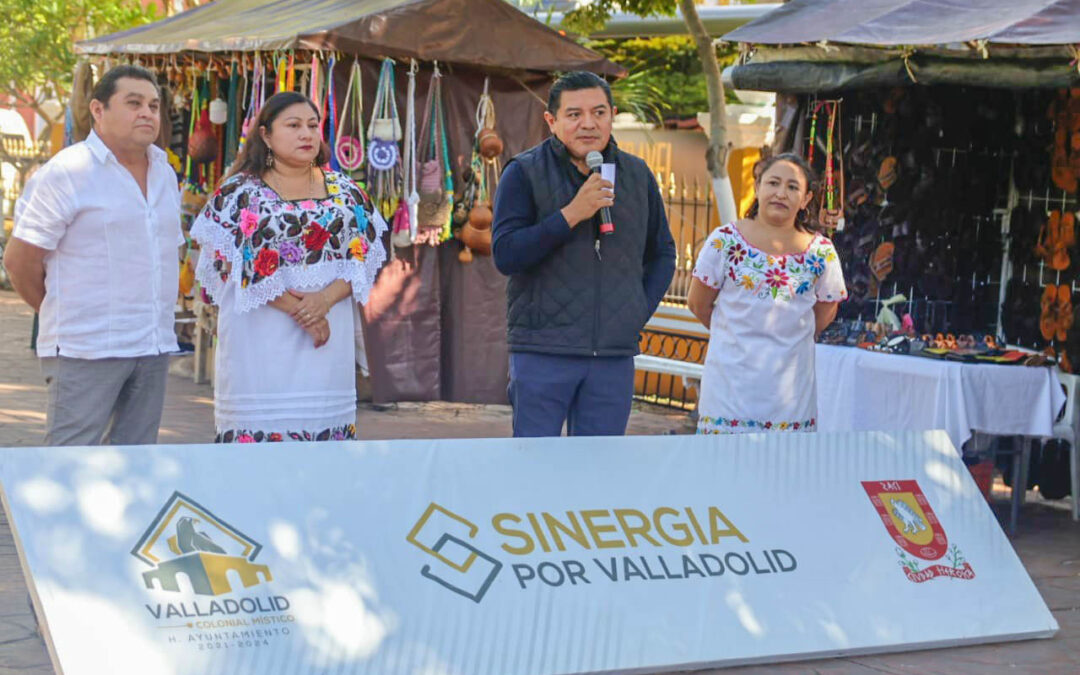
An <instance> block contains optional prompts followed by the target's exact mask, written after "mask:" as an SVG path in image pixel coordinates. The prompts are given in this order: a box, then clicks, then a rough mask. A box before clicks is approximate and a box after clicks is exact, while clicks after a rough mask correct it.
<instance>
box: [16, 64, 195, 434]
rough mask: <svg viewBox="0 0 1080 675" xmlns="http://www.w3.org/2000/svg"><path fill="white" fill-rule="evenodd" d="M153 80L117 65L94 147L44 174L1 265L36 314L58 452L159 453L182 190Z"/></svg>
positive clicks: (30, 190) (98, 114)
mask: <svg viewBox="0 0 1080 675" xmlns="http://www.w3.org/2000/svg"><path fill="white" fill-rule="evenodd" d="M159 106H160V92H159V90H158V86H157V81H156V80H155V78H154V76H153V75H152V74H151V73H150V72H149V71H147V70H146V69H144V68H140V67H137V66H118V67H116V68H113V69H112V70H110V71H109V72H107V73H106V74H105V75H104V76H103V77H102V78H101V80H100V81H99V82H98V83H97V85H96V86H95V87H94V92H93V96H92V99H91V101H90V112H91V115H92V116H93V120H94V126H93V131H92V132H91V133H90V136H89V137H88V138H87V139H86V140H85V141H83V142H81V143H76V144H74V145H72V146H70V147H68V148H65V149H64V150H62V151H60V152H59V153H57V154H56V156H55V157H53V158H52V159H51V160H49V162H48V163H46V164H45V165H44V166H43V167H41V169H39V170H38V171H37V173H35V174H34V176H33V177H32V178H31V179H30V181H29V182H28V183H27V184H26V189H25V190H24V191H23V193H22V196H21V197H20V198H19V201H18V203H17V204H16V206H15V229H14V230H13V232H12V238H11V241H10V242H9V244H8V248H7V251H6V252H5V254H4V265H5V266H6V267H7V270H8V275H9V277H10V278H11V282H12V284H13V285H14V286H15V290H16V291H17V292H18V293H19V295H20V296H21V297H22V299H23V300H25V301H26V302H27V304H29V305H30V306H31V307H33V308H34V310H35V311H38V312H39V313H40V331H39V335H38V340H37V352H38V356H39V357H41V367H42V372H43V374H44V375H45V382H46V385H47V387H48V410H47V419H46V432H45V442H46V444H48V445H96V444H99V443H102V442H108V443H111V444H114V445H129V444H147V443H156V442H157V435H158V427H159V426H160V424H161V411H162V407H163V406H164V402H165V380H166V375H167V372H168V365H169V361H168V359H169V357H168V353H169V352H175V351H177V349H178V347H177V344H176V334H175V332H174V331H173V312H174V307H175V304H176V297H177V291H178V281H179V258H178V255H177V246H179V245H180V244H182V243H183V241H184V238H183V235H182V233H181V230H180V190H179V186H178V185H177V182H176V174H175V173H174V172H173V170H172V168H171V167H170V166H169V163H168V160H167V159H166V155H165V152H164V151H163V150H161V149H160V148H158V147H157V146H155V145H154V141H155V140H157V137H158V129H159V128H160V124H161V118H160V111H159Z"/></svg>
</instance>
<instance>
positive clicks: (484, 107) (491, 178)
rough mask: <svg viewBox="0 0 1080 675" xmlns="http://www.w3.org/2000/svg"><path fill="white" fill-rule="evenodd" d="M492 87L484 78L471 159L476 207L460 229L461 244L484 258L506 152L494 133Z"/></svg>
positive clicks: (489, 238)
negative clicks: (500, 157) (501, 158)
mask: <svg viewBox="0 0 1080 675" xmlns="http://www.w3.org/2000/svg"><path fill="white" fill-rule="evenodd" d="M489 84H490V82H489V79H488V78H485V79H484V92H483V93H482V94H481V95H480V103H479V105H477V108H476V143H475V145H474V146H473V155H472V176H473V180H474V181H475V186H476V190H475V203H474V204H473V205H472V207H471V208H470V209H469V211H468V217H467V218H466V221H465V223H464V225H463V226H462V228H461V240H462V241H463V242H464V243H465V245H466V246H467V247H468V248H470V249H472V250H473V251H475V252H476V253H479V254H481V255H490V254H491V222H492V219H493V213H492V208H491V207H492V201H493V199H494V196H495V190H496V189H497V188H498V185H499V174H500V173H501V170H500V169H501V167H500V163H499V156H500V155H501V154H502V151H503V142H502V139H501V138H500V137H499V134H498V132H496V131H495V103H494V101H492V98H491V95H490V94H489V93H488V86H489Z"/></svg>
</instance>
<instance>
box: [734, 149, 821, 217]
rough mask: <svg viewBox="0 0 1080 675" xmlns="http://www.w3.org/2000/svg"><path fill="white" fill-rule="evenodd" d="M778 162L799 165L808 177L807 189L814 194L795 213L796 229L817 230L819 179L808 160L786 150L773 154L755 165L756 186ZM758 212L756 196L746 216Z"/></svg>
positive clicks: (751, 215) (805, 176) (805, 177)
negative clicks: (804, 206) (803, 207)
mask: <svg viewBox="0 0 1080 675" xmlns="http://www.w3.org/2000/svg"><path fill="white" fill-rule="evenodd" d="M777 162H787V163H789V164H794V165H795V166H797V167H799V170H800V171H802V175H803V178H804V179H806V191H807V192H810V193H812V194H813V195H814V196H813V198H812V199H811V200H810V203H809V204H807V205H806V208H805V209H800V210H799V212H798V213H797V214H795V229H797V230H802V231H803V232H810V233H813V232H817V231H818V222H817V204H818V179H817V174H815V173H814V169H813V168H812V167H811V166H810V165H809V164H808V163H807V162H806V160H805V159H803V158H802V157H800V156H798V155H796V154H795V153H792V152H784V153H781V154H779V155H773V156H772V157H767V158H765V159H763V160H761V161H759V162H758V163H757V164H755V165H754V186H755V188H756V187H757V185H758V183H760V182H761V177H762V176H764V175H765V172H766V171H768V170H769V167H771V166H772V165H773V164H776V163H777ZM757 213H758V203H757V198H756V197H755V198H754V203H753V204H751V205H750V208H748V209H747V210H746V217H747V218H753V217H754V216H756V215H757Z"/></svg>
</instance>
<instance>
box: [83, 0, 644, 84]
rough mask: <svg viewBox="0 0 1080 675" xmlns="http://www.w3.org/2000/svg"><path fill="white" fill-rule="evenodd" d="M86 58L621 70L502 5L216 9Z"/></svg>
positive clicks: (137, 32)
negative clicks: (381, 61) (357, 59)
mask: <svg viewBox="0 0 1080 675" xmlns="http://www.w3.org/2000/svg"><path fill="white" fill-rule="evenodd" d="M76 49H77V51H78V52H80V53H83V54H117V53H131V54H170V53H176V52H182V51H199V52H221V51H255V50H263V51H269V50H275V49H336V50H340V51H343V52H347V53H349V54H355V55H358V56H366V57H370V58H379V57H384V56H388V57H392V58H398V59H407V58H415V59H419V60H422V61H443V62H446V63H458V64H465V65H471V66H475V67H478V68H494V69H502V70H518V71H520V70H531V71H544V72H552V71H566V70H590V71H593V72H596V73H599V74H602V75H611V76H621V75H623V74H625V71H624V70H623V69H622V68H621V67H619V66H617V65H616V64H614V63H612V62H610V61H608V60H607V59H604V58H603V57H602V56H600V55H599V54H597V53H596V52H594V51H592V50H589V49H586V48H585V47H582V46H580V45H578V44H577V43H575V42H574V41H573V40H570V39H569V38H567V37H565V36H563V35H560V34H559V33H558V32H557V31H554V30H552V29H551V28H549V27H547V26H545V25H544V24H542V23H540V22H539V21H536V20H535V19H533V18H532V17H529V16H527V15H525V14H524V13H522V12H521V11H519V10H518V9H516V8H514V7H513V6H512V5H510V4H509V3H507V2H505V0H412V1H410V0H405V1H404V2H403V1H402V0H359V1H357V0H279V1H278V2H266V1H265V0H217V2H212V3H210V4H208V5H203V6H201V7H197V8H195V9H193V10H190V11H187V12H184V13H182V14H178V15H176V16H174V17H171V18H168V19H165V20H162V21H158V22H155V23H152V24H148V25H145V26H139V27H137V28H132V29H130V30H126V31H123V32H120V33H113V34H111V35H106V36H103V37H100V38H95V39H93V40H86V41H84V42H80V43H78V45H77V46H76Z"/></svg>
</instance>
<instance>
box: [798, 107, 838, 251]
mask: <svg viewBox="0 0 1080 675" xmlns="http://www.w3.org/2000/svg"><path fill="white" fill-rule="evenodd" d="M822 110H824V111H825V113H826V114H827V115H828V122H827V124H826V129H825V184H824V186H823V187H822V194H821V197H820V199H821V207H820V209H819V210H818V222H819V223H821V225H822V227H825V228H827V229H829V230H830V231H832V230H836V231H838V232H843V230H844V157H843V152H842V151H841V148H842V147H843V144H842V142H841V140H840V101H839V100H835V101H818V102H817V103H816V104H815V105H814V110H813V114H812V116H811V118H810V148H809V150H808V151H807V161H808V162H809V163H810V164H811V165H813V161H814V147H815V146H816V145H817V117H818V113H819V112H820V111H822ZM838 151H839V152H838ZM837 155H839V160H837ZM837 164H838V165H839V166H837Z"/></svg>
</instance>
